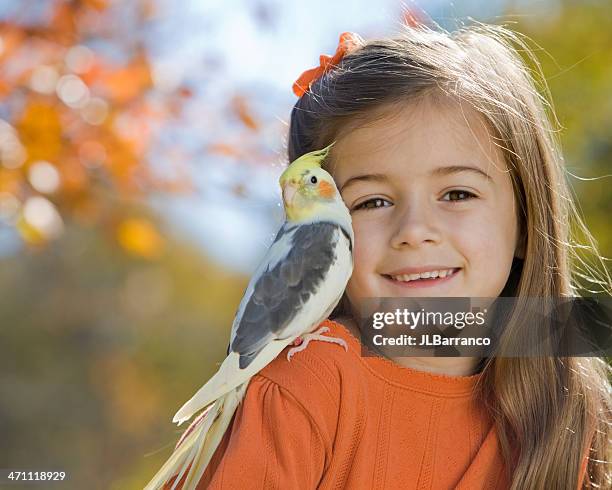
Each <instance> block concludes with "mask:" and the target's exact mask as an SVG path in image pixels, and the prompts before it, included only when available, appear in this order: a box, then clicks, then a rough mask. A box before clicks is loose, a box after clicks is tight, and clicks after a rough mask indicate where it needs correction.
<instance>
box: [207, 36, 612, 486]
mask: <svg viewBox="0 0 612 490" xmlns="http://www.w3.org/2000/svg"><path fill="white" fill-rule="evenodd" d="M513 43H518V45H519V47H520V48H521V49H525V50H526V46H524V45H523V44H522V43H521V42H520V39H519V38H518V37H517V36H516V35H513V34H512V33H510V32H508V31H506V30H505V29H503V28H501V27H485V26H480V27H471V28H466V29H463V30H461V31H458V32H455V33H453V34H448V33H445V32H438V31H432V30H430V29H428V28H426V27H418V28H410V27H407V28H406V29H405V32H403V33H402V34H401V35H400V36H398V37H396V38H393V39H377V40H369V41H367V42H366V41H363V40H362V39H361V38H360V37H359V36H356V35H351V34H349V33H345V34H344V35H343V36H342V37H341V43H340V45H339V48H338V51H337V52H336V55H335V56H334V57H333V58H323V59H322V66H321V67H319V68H317V69H315V70H309V71H308V72H305V74H304V75H303V76H302V77H301V78H300V79H299V80H298V82H296V86H295V87H294V89H295V91H296V94H297V95H299V96H300V97H299V100H298V101H297V103H296V104H295V107H294V109H293V111H292V115H291V124H290V131H289V141H288V157H289V161H293V160H295V159H296V158H298V157H299V156H301V155H303V154H305V153H307V152H309V151H312V150H315V149H318V148H323V147H325V146H327V145H328V144H330V143H331V142H332V141H336V144H335V145H334V147H333V149H332V152H331V154H330V158H328V160H327V162H326V169H327V170H328V171H330V173H331V174H332V175H333V176H334V179H335V180H336V183H337V184H338V188H339V189H340V192H341V195H342V198H343V200H344V202H345V203H346V205H347V207H348V209H349V210H350V212H351V216H352V220H353V228H354V232H355V249H354V271H353V275H352V277H351V279H350V281H349V283H348V286H347V288H346V291H345V295H344V297H343V299H342V301H341V302H340V304H339V305H338V307H337V308H336V310H335V311H334V313H332V315H331V317H330V319H329V320H327V321H326V322H324V324H325V325H327V326H328V327H329V328H330V332H329V335H330V336H332V337H341V338H344V339H345V340H346V341H347V343H348V345H349V349H348V352H345V351H344V349H340V348H338V346H334V345H331V344H329V343H326V342H313V343H311V344H310V345H309V346H308V348H307V349H305V350H304V351H303V352H301V353H300V354H298V355H296V356H294V357H293V358H292V359H291V362H289V361H287V359H286V356H284V355H281V356H279V357H278V358H277V359H276V360H275V361H273V362H272V363H271V364H269V365H268V366H267V367H266V368H265V369H264V370H262V371H261V372H260V373H259V374H258V375H257V376H255V378H253V379H252V381H251V384H250V385H249V388H248V391H247V395H246V397H245V399H244V401H243V404H242V405H241V406H240V407H239V409H238V411H237V413H236V415H235V418H234V420H233V424H232V426H231V427H230V429H228V431H227V433H226V434H225V437H224V439H223V441H222V443H221V445H220V447H219V448H218V450H217V452H216V453H215V456H214V457H213V460H212V461H211V463H210V465H209V467H208V468H207V470H206V473H205V474H204V477H203V478H202V480H201V481H200V484H199V486H198V488H214V489H220V488H227V489H229V488H241V489H246V488H291V489H293V488H295V489H298V488H299V489H305V488H324V489H328V488H337V489H341V488H349V489H373V488H377V489H382V488H389V489H395V488H404V489H417V488H418V489H435V490H438V489H451V488H459V489H469V490H472V489H489V488H497V489H502V488H504V489H505V488H512V489H572V490H575V489H579V488H592V487H593V488H610V486H611V480H610V467H609V465H608V464H607V461H609V460H610V457H609V456H610V443H609V439H610V424H611V418H610V409H611V405H612V403H611V399H610V385H609V382H608V378H607V372H608V367H607V365H606V364H605V362H603V361H602V360H601V359H599V358H572V357H563V358H560V357H525V358H503V357H492V358H485V359H480V358H468V357H454V358H453V357H448V358H442V357H421V358H417V357H411V358H401V359H386V358H383V357H373V356H361V352H362V351H361V348H362V346H361V344H360V341H359V340H358V339H359V338H360V331H359V326H358V323H357V322H356V316H357V312H358V311H359V308H360V307H361V306H362V302H363V301H364V300H365V298H367V297H419V296H427V297H498V296H515V297H549V298H550V297H566V296H575V295H577V287H578V283H577V282H576V280H575V279H576V277H577V274H575V273H577V272H578V267H579V266H580V265H581V262H580V261H579V260H578V256H577V255H576V254H574V252H573V249H572V248H570V245H569V244H570V243H572V242H571V240H570V236H569V231H570V224H571V223H573V224H574V225H575V226H576V227H578V229H581V230H582V232H583V233H584V236H586V237H587V238H589V237H590V235H589V234H588V231H587V230H586V229H585V228H584V226H583V225H582V221H581V220H580V219H579V218H578V215H577V214H576V213H575V211H574V207H573V205H572V201H571V194H570V192H569V190H568V186H567V184H566V180H565V174H564V170H563V160H562V156H561V153H560V149H559V145H558V143H557V141H556V139H555V137H554V136H555V135H554V133H553V130H552V129H551V125H550V123H549V120H548V118H547V115H546V111H547V109H549V108H550V107H549V106H548V105H547V103H546V99H545V98H544V97H543V96H541V95H540V94H539V93H538V91H537V90H536V87H535V85H534V82H533V81H532V79H531V77H530V74H529V71H528V70H527V68H526V67H525V65H524V64H523V62H522V61H521V59H520V57H519V55H518V54H517V52H516V50H515V49H514V48H513V47H512V45H513ZM570 220H571V221H570ZM588 245H589V246H591V249H592V250H593V251H594V248H592V245H593V242H592V239H590V242H589V244H588ZM595 256H597V255H595ZM602 270H603V272H602V273H601V277H598V278H595V280H596V281H599V284H601V285H603V290H604V291H605V292H607V293H609V292H610V290H611V284H610V278H609V275H608V274H607V272H606V271H605V269H602ZM537 327H538V325H537V324H535V323H534V322H533V321H531V322H530V319H529V318H522V317H520V315H519V317H515V318H512V319H511V321H509V322H508V324H507V326H506V329H507V332H508V333H511V334H514V335H520V334H521V329H524V328H537ZM505 333H506V332H505Z"/></svg>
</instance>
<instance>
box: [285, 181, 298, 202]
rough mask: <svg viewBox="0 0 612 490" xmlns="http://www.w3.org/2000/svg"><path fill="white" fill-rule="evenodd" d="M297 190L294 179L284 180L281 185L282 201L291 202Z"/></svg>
mask: <svg viewBox="0 0 612 490" xmlns="http://www.w3.org/2000/svg"><path fill="white" fill-rule="evenodd" d="M297 190H298V185H297V183H296V182H295V181H294V180H288V181H286V182H285V184H284V185H283V201H284V202H285V204H287V205H289V204H291V201H292V200H293V198H294V196H295V193H296V192H297Z"/></svg>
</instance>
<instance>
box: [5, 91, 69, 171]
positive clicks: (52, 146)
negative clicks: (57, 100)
mask: <svg viewBox="0 0 612 490" xmlns="http://www.w3.org/2000/svg"><path fill="white" fill-rule="evenodd" d="M15 127H16V129H17V131H18V133H19V138H20V140H21V142H22V144H23V145H24V146H25V147H26V150H27V153H28V157H29V159H30V161H33V160H51V161H55V160H57V159H58V156H59V154H60V152H61V149H62V127H61V122H60V117H59V114H58V113H57V109H56V107H54V106H53V105H50V104H47V103H45V102H42V101H36V100H34V101H32V102H30V103H29V104H28V105H26V107H25V108H24V110H23V112H22V114H21V118H20V119H19V121H18V122H17V124H16V125H15Z"/></svg>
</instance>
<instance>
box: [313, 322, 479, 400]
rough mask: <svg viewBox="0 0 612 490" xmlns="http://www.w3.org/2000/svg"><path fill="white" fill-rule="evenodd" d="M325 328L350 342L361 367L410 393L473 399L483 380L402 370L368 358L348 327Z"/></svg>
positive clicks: (334, 324)
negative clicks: (336, 331)
mask: <svg viewBox="0 0 612 490" xmlns="http://www.w3.org/2000/svg"><path fill="white" fill-rule="evenodd" d="M323 324H324V325H326V326H328V327H330V329H334V328H335V329H336V330H339V331H340V332H341V336H342V337H343V338H344V339H345V340H347V343H348V344H349V349H351V350H352V351H353V352H354V353H355V354H356V355H357V356H358V357H359V360H360V361H361V363H362V364H363V365H364V366H365V367H367V368H368V369H369V370H370V371H371V372H372V373H373V374H375V375H377V376H378V377H381V378H384V379H385V380H387V381H390V382H392V383H394V384H399V385H402V386H404V387H406V388H408V389H411V390H415V391H419V392H421V393H427V394H432V395H455V396H458V395H471V394H473V393H474V390H475V388H476V385H477V383H478V382H479V380H480V379H481V378H482V373H481V372H479V373H476V374H472V375H470V376H451V375H447V374H437V373H431V372H428V371H420V370H418V369H414V368H410V367H406V366H402V365H400V364H398V363H396V362H394V361H392V360H391V359H387V358H385V357H381V356H379V355H376V354H372V353H370V354H369V355H365V354H364V353H365V351H367V350H368V349H367V347H366V346H364V345H363V344H362V343H361V341H360V340H359V339H358V338H356V337H355V336H354V335H353V333H352V332H351V331H350V330H349V329H348V328H347V327H346V326H345V325H343V324H342V323H340V322H338V321H336V320H330V319H327V320H325V321H324V322H323ZM332 336H333V334H332Z"/></svg>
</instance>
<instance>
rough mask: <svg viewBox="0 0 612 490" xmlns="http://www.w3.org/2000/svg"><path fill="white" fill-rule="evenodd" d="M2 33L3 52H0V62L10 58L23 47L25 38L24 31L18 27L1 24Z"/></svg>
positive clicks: (0, 30)
mask: <svg viewBox="0 0 612 490" xmlns="http://www.w3.org/2000/svg"><path fill="white" fill-rule="evenodd" d="M0 32H1V33H2V50H0V62H2V61H4V60H5V59H7V58H9V57H10V56H12V55H13V53H14V52H15V51H16V50H17V49H18V48H19V47H20V46H21V44H22V43H23V40H24V38H25V34H24V32H23V31H22V30H20V29H18V28H17V27H16V26H13V25H11V24H6V23H0Z"/></svg>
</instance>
